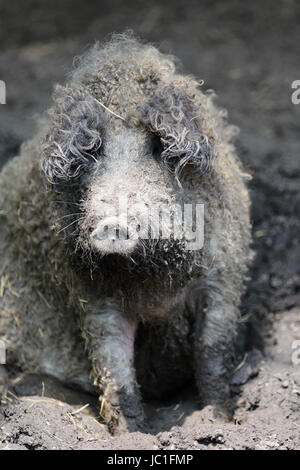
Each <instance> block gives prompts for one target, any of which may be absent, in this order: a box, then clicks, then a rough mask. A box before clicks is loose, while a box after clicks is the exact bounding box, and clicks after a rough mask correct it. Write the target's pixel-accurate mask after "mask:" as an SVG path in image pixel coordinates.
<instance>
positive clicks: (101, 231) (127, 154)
mask: <svg viewBox="0 0 300 470" xmlns="http://www.w3.org/2000/svg"><path fill="white" fill-rule="evenodd" d="M55 101H56V105H55V107H54V108H53V109H52V111H51V113H50V116H51V120H52V128H51V131H50V132H49V134H48V135H47V138H46V141H45V143H44V146H43V157H42V168H43V174H44V176H45V177H46V179H47V181H48V182H49V183H50V185H51V187H52V189H54V190H55V196H56V197H55V199H56V200H57V202H58V206H57V207H58V208H60V210H59V212H60V214H59V217H58V219H57V221H56V223H57V226H58V230H59V231H61V232H62V233H64V234H65V236H66V239H67V240H70V241H71V242H72V244H73V246H74V247H75V249H76V250H78V249H81V250H82V251H83V252H85V253H86V256H87V258H88V254H89V255H91V256H94V255H95V254H96V255H100V257H103V256H106V255H122V256H126V257H127V258H130V259H131V260H132V261H133V262H134V254H135V253H141V252H143V253H144V255H147V253H148V254H149V252H152V253H153V251H154V250H155V249H158V247H160V248H159V249H161V250H162V251H163V252H166V251H167V249H166V247H167V246H168V244H169V245H170V244H173V246H174V243H175V244H176V246H177V249H179V248H178V247H179V245H180V242H178V241H174V240H171V239H170V240H167V241H166V240H165V241H164V243H163V244H162V242H161V241H159V240H158V239H159V238H160V236H161V230H160V229H161V228H158V227H157V224H159V221H160V219H157V218H155V217H152V215H150V214H153V212H152V211H153V209H154V212H155V210H157V207H159V206H160V205H164V207H168V206H170V205H171V206H172V205H173V204H181V203H182V202H183V200H184V198H185V193H186V190H187V186H190V184H191V178H192V179H199V177H200V176H201V175H203V174H204V173H205V172H206V171H207V170H208V168H209V165H210V162H211V160H212V156H213V145H212V138H210V137H208V136H207V135H206V134H205V133H204V132H203V130H202V128H201V122H202V117H201V109H200V110H199V108H198V107H197V106H196V105H195V104H194V101H193V96H188V95H187V94H186V93H185V92H184V91H183V90H182V89H181V88H180V87H176V86H173V85H164V86H163V85H161V86H158V85H157V87H156V89H155V90H154V93H152V95H151V97H148V99H145V100H144V101H143V102H142V103H140V104H136V105H135V106H134V107H132V105H131V104H130V106H129V108H130V109H131V110H133V111H131V112H132V114H133V116H128V115H127V116H126V119H123V118H122V116H118V115H117V114H116V113H113V112H111V111H109V110H107V109H106V108H105V107H104V106H103V104H102V102H100V100H98V99H96V98H95V97H94V96H93V95H92V94H91V92H89V91H87V90H86V89H85V88H83V87H77V88H62V87H59V88H58V89H57V91H56V95H55ZM131 117H132V118H133V119H131ZM149 217H152V219H151V222H150V219H149ZM170 223H171V222H170ZM155 224H156V225H155ZM154 232H155V234H156V235H155V236H154ZM145 257H147V256H145Z"/></svg>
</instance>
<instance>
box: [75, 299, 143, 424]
mask: <svg viewBox="0 0 300 470" xmlns="http://www.w3.org/2000/svg"><path fill="white" fill-rule="evenodd" d="M136 328H137V319H136V318H128V317H126V316H125V315H124V314H123V313H121V312H120V310H119V309H118V308H117V306H116V305H115V303H114V301H113V300H107V301H106V302H105V303H104V304H103V305H102V306H101V307H100V308H99V307H94V308H92V309H90V311H89V312H87V314H86V316H85V320H84V325H83V333H84V336H85V339H86V342H87V348H88V354H89V357H90V359H91V361H92V371H93V375H94V378H95V383H96V385H98V386H99V387H100V391H101V396H100V415H101V416H102V417H103V418H104V420H105V422H106V423H107V425H108V427H109V430H110V431H111V432H112V433H116V432H121V431H123V430H124V431H125V430H127V431H131V432H133V431H141V430H142V429H143V427H144V424H145V416H144V410H143V407H142V404H141V396H140V392H139V388H138V385H137V382H136V377H135V370H134V363H133V362H134V337H135V331H136Z"/></svg>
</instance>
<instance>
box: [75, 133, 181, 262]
mask: <svg viewBox="0 0 300 470" xmlns="http://www.w3.org/2000/svg"><path fill="white" fill-rule="evenodd" d="M159 157H160V149H159V147H158V143H157V141H156V139H155V138H154V137H153V136H152V135H151V134H150V133H149V132H146V131H144V132H143V130H141V129H132V128H128V127H127V128H126V126H124V125H120V126H118V127H117V128H116V126H113V128H110V127H109V125H108V128H107V130H106V133H105V141H104V142H103V148H102V154H101V156H100V158H99V160H98V161H97V162H96V163H94V165H93V166H94V168H93V171H92V176H90V178H89V189H88V192H87V197H86V199H85V202H84V212H85V214H86V217H85V219H83V220H82V223H81V230H82V232H83V233H84V234H85V236H86V242H87V243H88V244H89V245H90V246H91V248H92V249H93V250H97V251H99V252H100V253H101V254H103V255H105V254H109V253H119V254H122V255H130V254H131V253H132V252H133V251H134V250H135V248H136V247H137V245H138V244H140V243H142V244H143V246H145V244H146V240H149V239H150V238H151V229H150V223H149V222H150V220H149V217H150V216H151V208H152V209H153V208H154V206H155V205H159V204H161V203H164V204H166V205H168V204H171V202H172V200H174V198H175V195H176V192H175V191H174V181H173V178H172V177H171V174H170V173H169V172H168V171H166V170H165V168H164V165H163V164H162V162H161V161H159Z"/></svg>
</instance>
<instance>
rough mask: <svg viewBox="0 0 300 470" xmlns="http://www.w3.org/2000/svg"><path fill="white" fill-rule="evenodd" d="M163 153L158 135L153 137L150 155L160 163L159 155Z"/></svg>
mask: <svg viewBox="0 0 300 470" xmlns="http://www.w3.org/2000/svg"><path fill="white" fill-rule="evenodd" d="M162 152H163V146H162V143H161V140H160V137H159V136H158V135H154V136H153V138H152V155H153V157H154V159H155V160H156V161H158V162H160V161H161V154H162Z"/></svg>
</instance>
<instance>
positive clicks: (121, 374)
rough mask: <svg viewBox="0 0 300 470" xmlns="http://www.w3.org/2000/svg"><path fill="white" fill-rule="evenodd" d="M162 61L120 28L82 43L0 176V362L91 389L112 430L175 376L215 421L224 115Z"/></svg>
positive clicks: (239, 216)
mask: <svg viewBox="0 0 300 470" xmlns="http://www.w3.org/2000/svg"><path fill="white" fill-rule="evenodd" d="M175 62H176V61H175V60H174V58H173V57H172V56H168V55H164V54H162V53H161V52H159V51H158V49H157V48H155V47H153V46H151V45H147V44H144V43H142V42H141V41H140V40H137V39H135V37H134V36H133V35H130V34H121V35H114V36H112V37H111V39H110V40H109V41H108V42H106V43H104V44H99V43H97V44H96V45H95V46H93V47H92V48H91V49H90V50H89V51H88V52H87V53H86V54H85V55H84V56H83V57H81V58H79V59H77V62H76V64H75V66H74V68H73V70H72V73H71V74H70V75H69V78H68V81H67V83H66V84H65V86H58V85H57V86H56V87H55V91H54V95H53V106H52V107H51V109H50V110H49V111H48V112H47V114H46V115H44V116H42V117H41V118H40V119H39V130H38V132H37V135H36V137H34V138H33V139H32V140H31V141H29V142H26V143H24V144H23V145H22V147H21V151H20V155H18V156H16V157H15V158H14V159H12V160H11V161H9V162H8V163H7V164H6V166H5V167H4V168H3V169H2V172H1V175H0V217H1V229H0V250H1V265H0V276H1V289H0V338H1V339H2V341H5V345H6V353H7V365H8V367H9V368H10V367H18V368H20V369H21V370H23V371H24V372H27V373H29V372H30V373H43V374H48V375H51V376H54V377H56V378H57V379H59V380H61V381H63V382H64V383H66V384H68V385H70V386H80V387H82V388H84V389H86V390H90V391H92V392H93V393H97V394H98V396H99V400H100V404H99V409H100V411H99V413H100V416H101V418H102V419H103V420H104V421H105V423H106V424H107V425H108V428H109V430H110V431H111V432H112V433H116V432H122V431H124V430H127V431H130V432H131V431H137V430H143V429H145V426H146V419H145V411H144V408H143V405H142V397H155V398H163V397H164V396H166V395H168V394H170V393H171V391H174V390H179V389H180V388H182V387H184V386H185V385H186V384H187V383H188V381H189V380H194V381H195V383H196V386H197V390H198V393H199V403H200V406H201V407H202V409H205V407H207V406H208V405H209V406H210V407H211V409H212V410H213V413H214V416H216V417H218V418H220V419H228V418H230V413H231V407H230V395H229V393H230V389H229V377H230V374H231V373H232V370H233V367H234V342H235V339H236V335H237V325H238V323H239V319H240V313H239V305H240V300H241V295H242V293H243V292H244V289H245V281H246V279H247V271H248V267H249V264H250V262H251V259H252V256H253V255H252V251H251V247H250V245H251V224H250V218H249V196H248V190H247V185H246V182H247V179H248V175H247V174H246V173H245V172H244V171H243V169H242V165H241V163H240V162H239V160H238V157H237V155H236V151H235V148H234V146H233V144H232V137H233V135H234V134H235V131H236V129H235V128H234V127H233V126H231V125H229V124H228V123H227V120H226V113H225V112H224V111H223V110H221V109H219V108H218V107H217V106H216V105H215V103H214V96H213V94H212V93H204V92H203V91H202V90H201V85H200V84H199V83H198V82H197V80H195V79H194V78H193V77H192V76H185V75H183V74H181V73H179V72H178V71H177V68H176V66H175ZM161 206H163V207H164V208H165V209H166V208H167V209H168V208H169V209H170V214H171V215H170V217H169V219H168V217H167V218H165V217H162V215H161V214H160V212H159V210H160V209H158V214H159V216H158V219H157V218H156V224H155V223H154V222H153V223H152V225H151V224H150V216H149V214H152V210H153V208H156V211H157V208H160V207H161ZM191 206H192V207H194V209H193V211H192V212H190V214H191V213H192V214H194V215H195V211H196V207H197V208H199V207H200V208H201V207H202V208H204V215H203V211H200V210H199V214H200V215H201V214H202V215H203V217H202V218H201V217H200V216H199V220H200V219H201V220H202V219H203V220H202V223H201V224H200V222H199V221H198V220H196V222H197V227H196V229H197V230H194V229H193V230H192V229H191V227H187V225H186V224H185V223H184V222H185V219H188V217H185V212H184V209H185V207H191ZM174 207H175V208H177V209H178V207H179V208H182V210H183V219H182V221H181V222H182V223H181V222H179V225H178V226H179V235H180V236H176V237H175V235H174V234H172V230H171V229H172V227H174V224H173V223H175V222H174V221H175V216H176V217H177V216H178V212H176V211H173V212H172V208H174ZM154 212H155V211H153V213H154ZM172 214H173V215H172ZM156 215H157V212H156ZM160 220H162V222H161V224H162V227H158V224H159V221H160ZM193 220H194V218H193ZM183 221H184V222H183ZM193 223H194V225H195V220H194V222H193ZM172 224H173V225H172ZM177 228H178V227H177ZM162 231H164V232H166V233H167V234H168V233H169V236H166V237H162ZM187 231H189V236H187ZM198 231H199V233H200V235H201V233H203V236H204V239H203V243H202V241H201V240H202V236H200V237H199V239H198V238H197V236H196V239H195V240H194V239H193V238H191V235H193V234H195V233H196V232H197V233H198ZM153 233H155V234H156V237H154V236H151V235H153ZM197 233H196V235H197ZM177 235H178V233H177ZM193 241H194V243H193Z"/></svg>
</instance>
